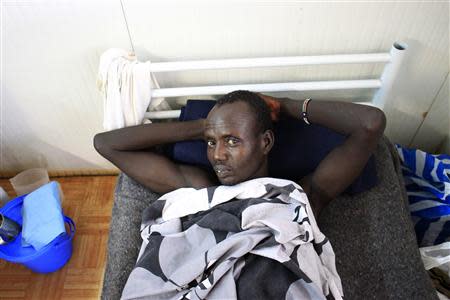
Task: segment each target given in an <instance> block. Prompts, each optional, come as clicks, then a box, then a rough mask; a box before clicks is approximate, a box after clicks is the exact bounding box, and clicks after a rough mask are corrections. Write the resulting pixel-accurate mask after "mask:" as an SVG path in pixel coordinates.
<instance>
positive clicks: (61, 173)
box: [0, 169, 120, 178]
mask: <svg viewBox="0 0 450 300" xmlns="http://www.w3.org/2000/svg"><path fill="white" fill-rule="evenodd" d="M22 171H25V170H22ZM22 171H0V178H12V177H14V176H16V175H17V174H19V173H20V172H22ZM119 173H120V170H114V169H109V170H105V169H92V170H87V169H81V170H53V171H48V176H49V177H67V176H102V175H108V176H113V175H119Z"/></svg>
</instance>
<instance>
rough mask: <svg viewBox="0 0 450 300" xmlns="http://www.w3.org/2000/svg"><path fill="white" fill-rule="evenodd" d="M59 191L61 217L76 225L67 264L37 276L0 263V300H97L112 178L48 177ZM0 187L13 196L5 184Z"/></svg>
mask: <svg viewBox="0 0 450 300" xmlns="http://www.w3.org/2000/svg"><path fill="white" fill-rule="evenodd" d="M50 180H55V181H57V182H59V184H60V185H61V188H62V190H63V193H64V200H63V203H62V206H63V211H64V214H65V215H67V216H69V217H70V218H72V219H73V220H74V222H75V224H76V228H77V229H76V233H75V237H74V239H73V252H72V257H71V259H70V260H69V262H68V263H67V264H66V265H65V266H64V267H63V268H62V269H60V270H58V271H56V272H54V273H51V274H37V273H34V272H32V271H30V270H29V269H27V268H26V267H24V266H22V265H20V264H13V263H9V262H6V261H4V260H0V299H16V300H17V299H98V298H99V296H100V292H101V285H102V281H103V274H104V269H105V263H106V247H107V242H108V233H109V224H110V221H111V209H112V204H113V196H114V188H115V185H116V181H117V176H78V177H52V178H50ZM0 186H1V187H2V188H3V189H4V190H5V191H6V192H7V193H8V194H9V196H10V197H15V196H16V194H15V192H14V189H13V188H12V186H11V184H10V182H9V180H7V179H0Z"/></svg>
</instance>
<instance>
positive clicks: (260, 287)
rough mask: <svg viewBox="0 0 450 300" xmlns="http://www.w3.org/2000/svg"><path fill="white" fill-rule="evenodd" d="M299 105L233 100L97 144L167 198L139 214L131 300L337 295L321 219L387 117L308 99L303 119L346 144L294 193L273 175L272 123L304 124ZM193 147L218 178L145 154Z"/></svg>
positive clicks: (234, 96)
mask: <svg viewBox="0 0 450 300" xmlns="http://www.w3.org/2000/svg"><path fill="white" fill-rule="evenodd" d="M303 102H304V101H295V100H290V99H277V98H273V97H270V96H266V95H262V94H255V93H252V92H248V91H235V92H232V93H229V94H227V95H225V96H223V97H222V98H221V99H219V100H218V101H217V104H216V105H215V107H214V108H213V109H212V110H211V111H210V112H209V114H208V117H207V118H206V119H200V120H195V121H187V122H171V123H153V124H145V125H138V126H131V127H126V128H121V129H117V130H113V131H110V132H104V133H99V134H97V135H96V136H95V138H94V146H95V148H96V149H97V151H98V152H99V153H100V154H101V155H102V156H104V157H105V158H106V159H108V160H109V161H111V162H112V163H114V164H115V165H116V166H117V167H118V168H119V169H121V170H122V171H123V172H124V173H126V174H127V175H129V176H130V177H132V178H133V179H135V180H136V181H138V182H140V183H141V184H143V185H144V186H146V187H148V188H149V189H151V190H152V191H155V192H158V193H161V194H165V193H168V194H165V195H163V196H162V197H161V198H160V199H159V200H161V201H156V202H155V204H154V205H152V206H151V207H149V208H148V209H147V210H146V211H145V212H144V217H143V224H142V227H141V230H142V236H143V239H144V243H143V247H142V248H141V252H140V253H139V258H138V262H137V264H136V267H135V269H134V270H133V272H132V273H131V274H130V278H129V279H128V282H127V285H126V286H125V289H124V292H123V295H122V296H123V297H124V298H137V297H145V296H147V297H157V298H158V299H159V298H161V299H172V298H180V299H181V298H182V297H183V296H184V297H186V299H194V298H195V299H197V298H205V297H207V298H208V299H213V298H236V297H238V298H241V299H263V298H267V299H274V298H312V299H317V298H325V297H326V298H340V297H341V296H342V287H341V284H340V279H339V276H338V275H337V272H336V270H335V265H334V252H333V250H332V248H331V245H330V243H329V241H328V240H327V239H326V237H325V236H324V235H323V234H322V233H321V232H320V230H319V229H318V227H317V224H316V221H315V218H314V215H315V216H316V217H317V216H318V215H319V214H320V211H321V210H322V209H323V208H324V207H325V206H326V205H327V204H328V203H329V202H330V201H331V200H332V199H334V198H335V197H337V196H338V195H339V194H340V193H342V192H343V191H344V190H345V189H346V188H347V187H348V186H349V185H350V184H351V183H352V182H353V181H354V180H355V178H356V177H358V176H359V174H360V173H361V171H362V169H363V168H364V166H365V165H366V163H367V161H368V159H369V157H370V155H371V154H372V153H373V152H374V150H375V148H376V145H377V143H378V140H379V139H380V137H381V136H382V134H383V131H384V129H385V126H386V118H385V115H384V113H383V112H382V111H381V110H380V109H377V108H374V107H370V106H365V105H359V104H353V103H344V102H335V101H309V102H308V103H307V106H306V120H307V121H309V122H310V123H315V124H319V125H322V126H325V127H328V128H330V129H332V130H334V131H336V132H339V133H341V134H343V135H345V136H346V137H347V138H346V140H345V141H344V143H342V144H341V145H339V146H338V147H336V148H334V149H333V150H332V151H331V152H330V153H329V154H328V155H327V156H326V157H325V159H323V161H322V162H321V163H320V164H319V166H318V167H317V168H316V169H315V170H314V172H313V173H311V174H309V175H308V176H305V177H303V178H299V180H298V185H297V184H296V183H293V182H291V181H288V180H278V179H273V178H270V177H269V176H270V174H269V173H268V153H269V151H270V150H271V148H272V146H273V144H274V139H275V137H274V134H273V131H272V120H277V119H278V117H279V114H286V115H289V116H292V117H295V118H300V119H303V117H302V115H301V112H302V105H303ZM299 138H301V137H299ZM194 139H204V140H205V141H206V143H207V156H208V160H209V161H210V163H211V165H212V166H213V169H214V171H215V173H209V172H208V171H206V170H205V169H203V168H200V167H195V166H191V165H183V164H177V163H175V162H173V161H171V160H170V159H168V158H167V157H165V156H163V155H161V154H159V153H157V152H156V151H155V152H152V151H149V149H151V148H154V147H155V146H159V145H164V144H168V143H175V142H178V141H183V140H194ZM292 155H301V153H293V154H292ZM217 186H220V187H217ZM205 191H206V192H205ZM170 192H171V193H170ZM230 195H231V196H230ZM237 199H239V200H240V201H232V200H237ZM258 204H267V205H265V206H263V205H258ZM313 214H314V215H313ZM285 220H289V222H284V221H285ZM231 224H234V225H231ZM236 224H237V225H236ZM205 228H207V229H208V230H207V231H205ZM209 231H210V232H209ZM181 232H183V234H182V235H180V234H181ZM211 232H212V233H213V234H212V235H211ZM211 236H212V237H214V238H213V239H212V240H211ZM168 237H170V239H169V238H168ZM193 241H195V242H193ZM193 245H195V247H192V246H193ZM177 251H178V252H177ZM186 257H188V258H186ZM200 258H201V259H200ZM198 259H200V260H198ZM194 266H196V267H197V268H198V270H197V269H196V267H194ZM219 279H221V280H219Z"/></svg>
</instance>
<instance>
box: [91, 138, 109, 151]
mask: <svg viewBox="0 0 450 300" xmlns="http://www.w3.org/2000/svg"><path fill="white" fill-rule="evenodd" d="M94 148H95V150H97V152H98V153H100V154H101V155H103V156H104V154H105V153H107V151H108V149H109V147H108V145H107V143H106V141H105V139H104V138H103V136H102V134H101V133H97V134H96V135H95V136H94Z"/></svg>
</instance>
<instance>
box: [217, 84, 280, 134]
mask: <svg viewBox="0 0 450 300" xmlns="http://www.w3.org/2000/svg"><path fill="white" fill-rule="evenodd" d="M238 101H241V102H245V103H247V104H248V106H249V107H250V109H251V111H252V112H253V114H254V116H255V121H256V122H257V124H256V125H257V130H258V133H262V132H264V131H266V130H267V129H270V130H273V124H272V119H271V117H270V109H269V106H268V105H267V103H266V102H265V101H264V100H263V99H262V98H261V97H259V96H258V95H257V94H255V93H253V92H250V91H244V90H239V91H234V92H231V93H228V94H226V95H224V96H222V97H220V98H219V99H218V100H217V103H216V106H217V107H220V106H222V105H224V104H230V103H234V102H238Z"/></svg>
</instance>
